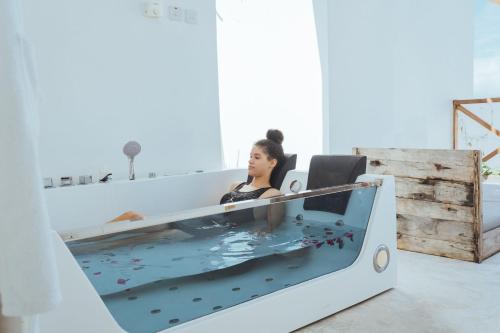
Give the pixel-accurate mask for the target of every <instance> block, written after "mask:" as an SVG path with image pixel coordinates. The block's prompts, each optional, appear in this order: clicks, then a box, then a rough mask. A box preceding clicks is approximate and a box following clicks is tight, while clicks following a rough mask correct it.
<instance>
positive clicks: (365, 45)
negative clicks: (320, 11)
mask: <svg viewBox="0 0 500 333" xmlns="http://www.w3.org/2000/svg"><path fill="white" fill-rule="evenodd" d="M328 13H329V20H328V40H329V49H328V58H329V64H328V66H329V73H330V75H329V77H328V79H329V87H330V106H329V109H330V119H331V120H330V152H332V153H350V152H351V148H352V147H355V146H365V147H420V148H431V147H433V148H451V136H452V133H451V120H452V117H451V116H452V112H451V101H452V100H453V99H455V98H468V97H470V96H471V95H472V63H473V62H472V57H473V51H472V50H473V47H472V45H473V1H471V0H440V1H430V0H425V1H422V0H374V1H343V0H332V1H329V2H328Z"/></svg>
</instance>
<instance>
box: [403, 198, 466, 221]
mask: <svg viewBox="0 0 500 333" xmlns="http://www.w3.org/2000/svg"><path fill="white" fill-rule="evenodd" d="M396 212H397V213H398V214H404V215H413V216H420V217H428V218H432V219H442V220H449V221H458V222H466V223H473V222H474V208H473V207H465V206H458V205H453V204H445V203H438V202H429V201H421V200H412V199H404V198H396Z"/></svg>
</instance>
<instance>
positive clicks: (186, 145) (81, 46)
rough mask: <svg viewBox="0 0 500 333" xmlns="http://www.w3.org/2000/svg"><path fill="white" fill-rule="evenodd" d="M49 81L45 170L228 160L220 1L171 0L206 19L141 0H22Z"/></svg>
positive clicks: (205, 165)
mask: <svg viewBox="0 0 500 333" xmlns="http://www.w3.org/2000/svg"><path fill="white" fill-rule="evenodd" d="M22 2H23V6H24V12H25V13H24V14H25V21H26V22H25V25H26V30H27V35H28V38H29V39H30V40H31V42H33V43H34V46H35V52H36V56H37V62H38V74H39V86H40V89H41V96H42V101H41V107H40V118H41V138H40V151H41V163H42V172H43V175H44V176H53V177H61V176H66V175H69V176H71V175H73V176H77V175H81V174H97V173H99V171H105V170H107V169H109V170H111V171H112V172H113V174H114V178H124V177H126V176H127V173H128V164H127V160H126V157H125V156H124V155H123V153H122V151H121V149H122V146H123V145H124V143H125V142H127V141H128V140H132V139H133V140H137V141H139V142H140V143H141V144H142V147H143V150H142V153H141V154H140V155H139V156H138V157H137V158H136V174H137V175H138V176H139V177H140V176H144V175H146V174H147V173H148V172H149V171H156V172H157V173H158V174H163V173H164V172H177V171H183V170H196V169H204V170H209V169H220V168H221V166H222V157H221V147H220V146H221V145H220V130H219V128H220V126H219V116H218V86H217V47H216V25H215V17H216V16H215V0H178V1H175V2H174V1H173V0H171V1H169V0H163V1H162V3H163V4H164V5H165V7H164V9H165V12H166V11H167V6H168V5H171V4H176V5H178V6H181V7H183V8H186V9H194V10H196V11H197V12H198V24H187V23H185V22H174V21H171V20H169V19H168V18H167V16H166V15H165V16H164V17H162V18H159V19H151V18H146V17H145V16H144V15H143V8H144V2H143V1H139V0H105V1H102V0H99V1H97V0H85V1H65V0H52V1H50V2H46V1H38V0H22Z"/></svg>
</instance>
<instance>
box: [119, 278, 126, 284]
mask: <svg viewBox="0 0 500 333" xmlns="http://www.w3.org/2000/svg"><path fill="white" fill-rule="evenodd" d="M128 280H129V279H126V280H125V279H122V278H119V279H118V280H116V283H118V284H125V283H127V281H128Z"/></svg>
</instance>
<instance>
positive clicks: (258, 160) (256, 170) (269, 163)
mask: <svg viewBox="0 0 500 333" xmlns="http://www.w3.org/2000/svg"><path fill="white" fill-rule="evenodd" d="M276 163H277V160H276V159H271V160H269V155H267V154H266V153H265V152H264V150H263V149H262V147H259V146H253V148H252V151H251V152H250V159H249V160H248V174H249V175H250V176H252V177H262V176H265V175H271V171H273V168H274V167H275V166H276Z"/></svg>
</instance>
